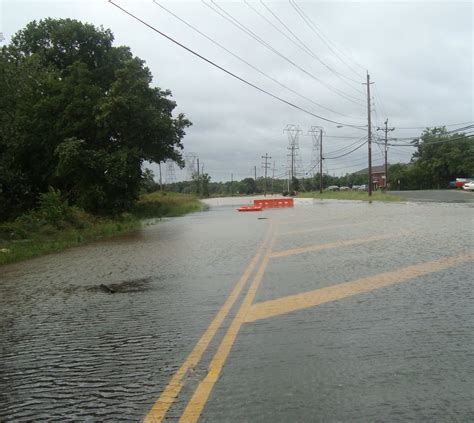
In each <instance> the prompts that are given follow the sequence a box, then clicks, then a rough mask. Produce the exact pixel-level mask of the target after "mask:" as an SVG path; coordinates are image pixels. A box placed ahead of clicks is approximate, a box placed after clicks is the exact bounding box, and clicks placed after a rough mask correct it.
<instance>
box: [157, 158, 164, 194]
mask: <svg viewBox="0 0 474 423" xmlns="http://www.w3.org/2000/svg"><path fill="white" fill-rule="evenodd" d="M158 168H159V169H160V191H161V192H163V179H161V162H159V163H158Z"/></svg>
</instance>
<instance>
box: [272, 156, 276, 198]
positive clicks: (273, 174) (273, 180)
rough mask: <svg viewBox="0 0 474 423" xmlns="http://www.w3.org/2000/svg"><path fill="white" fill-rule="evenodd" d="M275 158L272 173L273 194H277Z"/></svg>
mask: <svg viewBox="0 0 474 423" xmlns="http://www.w3.org/2000/svg"><path fill="white" fill-rule="evenodd" d="M274 188H275V160H273V173H272V194H275V189H274Z"/></svg>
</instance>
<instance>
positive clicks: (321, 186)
mask: <svg viewBox="0 0 474 423" xmlns="http://www.w3.org/2000/svg"><path fill="white" fill-rule="evenodd" d="M319 193H320V194H322V193H323V128H320V129H319Z"/></svg>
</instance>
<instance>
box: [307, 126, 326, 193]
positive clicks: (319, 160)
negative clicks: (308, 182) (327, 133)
mask: <svg viewBox="0 0 474 423" xmlns="http://www.w3.org/2000/svg"><path fill="white" fill-rule="evenodd" d="M308 133H310V134H311V137H312V138H313V150H312V154H311V168H312V169H311V168H310V169H311V170H312V171H313V178H314V169H316V167H317V165H318V164H319V192H320V193H321V194H322V192H323V128H321V127H320V126H312V127H311V129H310V130H309V131H308Z"/></svg>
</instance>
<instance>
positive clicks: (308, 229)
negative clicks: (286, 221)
mask: <svg viewBox="0 0 474 423" xmlns="http://www.w3.org/2000/svg"><path fill="white" fill-rule="evenodd" d="M361 225H364V223H347V224H341V225H332V226H331V225H329V226H318V227H317V228H306V229H297V230H294V231H286V232H280V233H279V234H278V235H296V234H304V233H306V232H320V231H327V230H332V229H337V228H345V227H349V226H361Z"/></svg>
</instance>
